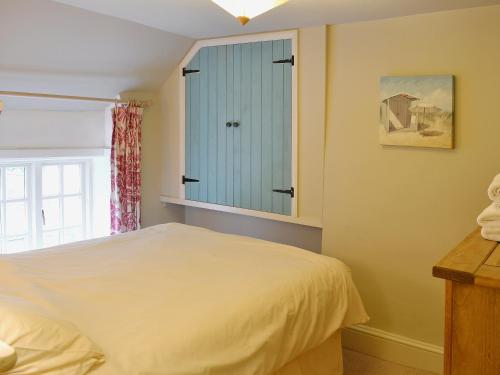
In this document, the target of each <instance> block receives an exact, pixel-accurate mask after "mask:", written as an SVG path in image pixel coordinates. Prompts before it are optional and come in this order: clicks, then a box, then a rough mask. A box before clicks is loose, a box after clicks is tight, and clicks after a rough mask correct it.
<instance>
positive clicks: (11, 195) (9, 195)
mask: <svg viewBox="0 0 500 375" xmlns="http://www.w3.org/2000/svg"><path fill="white" fill-rule="evenodd" d="M5 186H6V188H5V193H6V197H5V198H6V199H7V200H15V199H25V198H26V169H25V168H24V167H10V168H5Z"/></svg>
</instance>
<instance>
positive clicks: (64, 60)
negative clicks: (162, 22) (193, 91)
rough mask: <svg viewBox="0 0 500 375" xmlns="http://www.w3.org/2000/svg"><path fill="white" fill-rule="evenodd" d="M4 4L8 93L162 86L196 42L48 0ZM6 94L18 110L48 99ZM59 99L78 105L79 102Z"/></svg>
mask: <svg viewBox="0 0 500 375" xmlns="http://www.w3.org/2000/svg"><path fill="white" fill-rule="evenodd" d="M0 2H1V6H0V90H1V91H28V92H49V93H56V94H66V95H77V96H98V97H111V98H113V97H115V96H116V95H117V94H118V93H120V92H122V91H128V90H151V89H157V88H158V87H159V86H160V85H161V84H162V83H163V81H164V80H165V79H166V78H167V77H168V75H169V74H170V72H171V71H172V70H173V69H174V67H175V66H176V65H177V63H178V62H179V60H180V59H182V57H183V56H184V54H185V53H186V51H187V50H188V49H189V48H190V46H191V45H192V43H193V40H192V39H190V38H187V37H183V36H179V35H175V34H172V33H168V32H165V31H162V30H159V29H154V28H151V27H148V26H144V25H140V24H138V23H135V22H131V21H126V20H122V19H118V18H114V17H109V16H106V15H101V14H97V13H94V12H89V11H85V10H82V9H78V8H75V7H71V6H67V5H63V4H59V3H56V2H52V1H48V0H0ZM3 100H4V101H5V102H6V103H8V104H9V107H10V108H12V107H13V106H14V107H20V108H24V107H30V106H32V104H30V103H34V102H36V103H37V104H36V105H35V107H38V106H40V105H41V106H42V107H43V103H44V102H47V103H48V101H46V100H45V101H34V100H31V99H29V100H28V99H19V98H15V99H13V98H11V99H6V98H3ZM73 103H74V102H73ZM52 105H53V106H55V107H56V108H61V107H62V108H73V107H75V104H72V103H71V102H57V103H53V104H52ZM81 106H82V108H85V109H89V107H92V108H93V107H95V105H89V104H85V105H84V104H83V103H81Z"/></svg>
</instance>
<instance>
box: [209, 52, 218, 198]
mask: <svg viewBox="0 0 500 375" xmlns="http://www.w3.org/2000/svg"><path fill="white" fill-rule="evenodd" d="M217 62H218V53H217V47H208V158H207V159H208V175H207V179H208V197H207V199H208V202H209V203H217V139H218V132H217V122H218V115H217Z"/></svg>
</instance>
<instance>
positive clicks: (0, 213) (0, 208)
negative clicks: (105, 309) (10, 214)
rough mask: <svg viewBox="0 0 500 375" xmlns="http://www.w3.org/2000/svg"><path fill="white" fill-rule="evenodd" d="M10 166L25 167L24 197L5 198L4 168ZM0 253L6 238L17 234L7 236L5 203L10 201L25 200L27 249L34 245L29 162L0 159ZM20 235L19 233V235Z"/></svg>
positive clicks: (30, 168)
mask: <svg viewBox="0 0 500 375" xmlns="http://www.w3.org/2000/svg"><path fill="white" fill-rule="evenodd" d="M12 167H14V168H15V167H24V168H25V177H24V178H25V183H26V186H25V197H24V199H7V191H6V186H7V185H6V176H5V172H4V171H5V169H6V168H12ZM0 184H1V185H2V186H1V187H0V191H1V193H0V194H1V195H0V225H1V230H0V233H1V235H0V243H1V246H0V255H1V254H3V252H4V248H5V246H6V241H7V238H15V237H18V236H7V231H6V229H7V220H6V218H7V212H6V209H7V203H11V202H26V203H27V224H28V225H27V232H26V233H25V234H24V236H28V244H27V245H28V249H32V248H33V245H34V241H33V239H34V235H33V234H34V228H33V220H32V217H33V194H32V184H33V173H32V166H31V164H30V163H29V162H16V161H1V162H0ZM19 236H21V235H19Z"/></svg>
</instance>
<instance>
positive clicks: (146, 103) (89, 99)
mask: <svg viewBox="0 0 500 375" xmlns="http://www.w3.org/2000/svg"><path fill="white" fill-rule="evenodd" d="M0 96H22V97H27V98H44V99H62V100H79V101H84V102H99V103H111V104H115V103H118V104H128V103H129V102H131V101H132V102H136V103H139V104H140V105H142V106H143V107H149V106H151V105H152V104H153V102H152V101H150V100H148V101H140V100H131V101H129V100H121V99H109V98H93V97H90V96H71V95H55V94H41V93H34V92H18V91H0Z"/></svg>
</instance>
